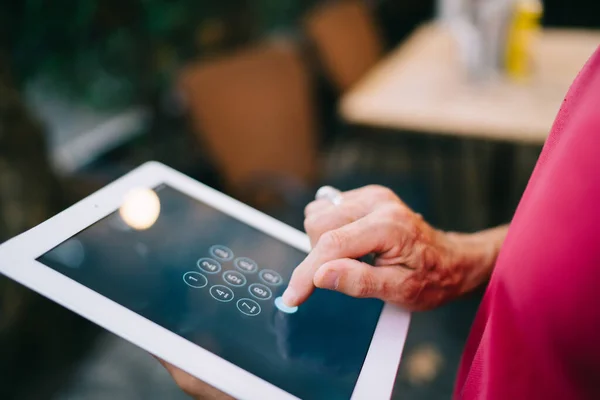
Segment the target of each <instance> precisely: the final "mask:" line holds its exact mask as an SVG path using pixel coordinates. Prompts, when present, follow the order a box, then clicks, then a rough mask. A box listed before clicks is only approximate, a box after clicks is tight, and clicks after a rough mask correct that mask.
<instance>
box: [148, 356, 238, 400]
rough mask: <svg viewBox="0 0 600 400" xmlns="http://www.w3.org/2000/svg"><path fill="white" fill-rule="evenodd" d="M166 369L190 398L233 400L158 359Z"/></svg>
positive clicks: (198, 399) (199, 399)
mask: <svg viewBox="0 0 600 400" xmlns="http://www.w3.org/2000/svg"><path fill="white" fill-rule="evenodd" d="M156 359H157V360H158V361H159V362H160V363H161V364H162V365H163V366H164V367H165V369H166V370H167V371H168V372H169V374H171V377H172V378H173V380H174V381H175V383H176V384H177V386H179V387H180V388H181V390H183V391H184V392H185V393H187V394H188V395H189V396H191V397H192V398H194V399H197V400H209V399H210V400H233V397H231V396H229V395H227V394H225V393H223V392H221V391H220V390H218V389H215V388H214V387H212V386H210V385H209V384H207V383H204V382H202V381H201V380H200V379H198V378H196V377H194V376H192V375H190V374H188V373H187V372H185V371H183V370H181V369H179V368H177V367H175V366H174V365H172V364H169V363H168V362H166V361H164V360H161V359H160V358H156Z"/></svg>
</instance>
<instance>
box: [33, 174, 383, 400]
mask: <svg viewBox="0 0 600 400" xmlns="http://www.w3.org/2000/svg"><path fill="white" fill-rule="evenodd" d="M144 207H146V208H145V209H143V210H142V208H144ZM304 256H305V254H304V253H302V252H301V251H299V250H297V249H295V248H292V247H290V246H288V245H287V244H284V243H282V242H280V241H279V240H277V239H274V238H273V237H271V236H268V235H266V234H264V233H262V232H260V231H258V230H256V229H254V228H251V227H249V226H247V225H246V224H244V223H242V222H240V221H238V220H236V219H234V218H232V217H230V216H228V215H226V214H224V213H222V212H220V211H217V210H215V209H213V208H211V207H209V206H207V205H205V204H203V203H201V202H199V201H197V200H195V199H192V198H190V197H188V196H187V195H184V194H182V193H180V192H178V191H176V190H175V189H173V188H171V187H168V186H165V185H161V186H159V187H158V188H157V189H156V190H155V191H153V190H149V191H148V190H147V191H143V190H142V191H138V192H134V193H133V194H132V195H131V196H130V197H128V198H127V199H126V201H125V203H124V205H123V207H121V209H120V210H119V211H117V212H115V213H113V214H111V215H109V216H107V217H106V218H104V219H103V220H101V221H99V222H97V223H96V224H94V225H92V226H91V227H89V228H87V229H85V230H84V231H82V232H80V233H78V234H77V235H76V236H74V237H73V238H71V239H69V240H67V241H66V242H64V243H62V244H60V245H59V246H57V247H56V248H54V249H53V250H51V251H49V252H48V253H46V254H44V255H43V256H41V257H40V258H39V261H41V262H42V263H44V264H46V265H47V266H49V267H51V268H53V269H55V270H56V271H58V272H60V273H62V274H64V275H66V276H68V277H70V278H72V279H74V280H76V281H78V282H80V283H82V284H83V285H85V286H87V287H89V288H91V289H93V290H95V291H96V292H98V293H100V294H102V295H104V296H106V297H108V298H110V299H112V300H114V301H116V302H118V303H120V304H121V305H123V306H125V307H127V308H129V309H130V310H133V311H135V312H136V313H138V314H140V315H142V316H144V317H146V318H148V319H150V320H152V321H154V322H155V323H157V324H159V325H161V326H163V327H165V328H167V329H169V330H171V331H173V332H175V333H177V334H178V335H180V336H182V337H184V338H185V339H187V340H189V341H191V342H193V343H196V344H197V345H199V346H201V347H203V348H204V349H206V350H208V351H211V352H212V353H214V354H216V355H218V356H220V357H222V358H224V359H226V360H228V361H230V362H232V363H234V364H236V365H238V366H240V367H241V368H243V369H245V370H247V371H249V372H251V373H253V374H254V375H256V376H258V377H260V378H262V379H264V380H266V381H268V382H271V383H272V384H274V385H276V386H278V387H280V388H282V389H283V390H285V391H287V392H289V393H291V394H293V395H295V396H298V397H300V398H306V399H346V398H349V397H350V396H351V394H352V390H353V388H354V385H355V383H356V380H357V378H358V375H359V373H360V369H361V367H362V364H363V361H364V358H365V356H366V353H367V350H368V348H369V345H370V341H371V337H372V335H373V332H374V330H375V325H376V323H377V320H378V317H379V314H380V312H381V308H382V303H381V302H379V301H376V300H357V299H353V298H350V297H347V296H344V295H341V294H339V293H333V292H328V291H321V290H317V291H316V292H315V294H314V295H313V296H312V297H311V298H310V299H309V300H308V301H307V302H306V303H305V304H303V305H302V306H301V307H299V309H298V310H297V312H295V313H293V314H286V313H283V312H281V311H280V310H278V309H277V307H275V299H276V298H277V297H278V296H281V294H282V293H283V290H284V289H285V286H286V284H287V282H288V280H289V278H290V276H291V273H292V270H293V268H294V267H295V266H297V265H298V264H299V263H300V262H301V261H302V259H303V258H304Z"/></svg>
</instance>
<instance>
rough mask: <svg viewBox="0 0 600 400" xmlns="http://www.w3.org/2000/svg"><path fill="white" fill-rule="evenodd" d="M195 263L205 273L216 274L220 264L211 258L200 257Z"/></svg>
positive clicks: (219, 269)
mask: <svg viewBox="0 0 600 400" xmlns="http://www.w3.org/2000/svg"><path fill="white" fill-rule="evenodd" d="M196 264H197V265H198V268H200V269H201V270H202V271H204V272H206V273H207V274H216V273H218V272H219V271H221V264H219V262H218V261H215V260H213V259H212V258H201V259H199V260H198V262H197V263H196Z"/></svg>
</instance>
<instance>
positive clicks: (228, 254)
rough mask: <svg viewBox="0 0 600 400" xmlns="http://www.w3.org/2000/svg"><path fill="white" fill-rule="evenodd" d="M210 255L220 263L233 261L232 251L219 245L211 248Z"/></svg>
mask: <svg viewBox="0 0 600 400" xmlns="http://www.w3.org/2000/svg"><path fill="white" fill-rule="evenodd" d="M210 254H212V255H213V257H215V258H217V259H219V260H221V261H231V260H233V251H231V249H230V248H229V247H227V246H223V245H220V244H215V245H214V246H211V248H210Z"/></svg>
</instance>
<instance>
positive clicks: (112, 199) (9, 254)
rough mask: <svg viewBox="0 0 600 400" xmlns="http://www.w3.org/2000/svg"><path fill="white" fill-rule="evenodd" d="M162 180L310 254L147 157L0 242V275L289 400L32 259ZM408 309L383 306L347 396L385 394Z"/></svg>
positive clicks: (156, 348)
mask: <svg viewBox="0 0 600 400" xmlns="http://www.w3.org/2000/svg"><path fill="white" fill-rule="evenodd" d="M161 183H165V184H167V185H169V186H172V187H173V188H175V189H177V190H179V191H181V192H183V193H185V194H187V195H189V196H191V197H193V198H196V199H199V200H200V201H202V202H204V203H206V204H208V205H210V206H212V207H214V208H216V209H218V210H220V211H222V212H224V213H227V214H229V215H231V216H233V217H235V218H237V219H239V220H240V221H242V222H245V223H246V224H248V225H250V226H252V227H254V228H256V229H258V230H261V231H263V232H265V233H267V234H269V235H271V236H273V237H275V238H277V239H279V240H281V241H283V242H285V243H287V244H289V245H290V246H293V247H295V248H298V249H300V250H302V251H305V252H308V251H309V249H310V244H309V241H308V238H307V236H306V235H305V234H303V233H301V232H300V231H298V230H296V229H293V228H291V227H290V226H288V225H286V224H284V223H282V222H280V221H277V220H276V219H274V218H271V217H269V216H267V215H265V214H263V213H261V212H259V211H257V210H255V209H253V208H251V207H249V206H247V205H245V204H243V203H240V202H238V201H236V200H234V199H232V198H230V197H229V196H227V195H224V194H223V193H220V192H218V191H216V190H214V189H212V188H209V187H207V186H205V185H203V184H201V183H199V182H197V181H195V180H193V179H191V178H189V177H187V176H185V175H183V174H181V173H179V172H177V171H175V170H173V169H171V168H169V167H167V166H165V165H162V164H160V163H156V162H149V163H146V164H144V165H142V166H141V167H139V168H137V169H135V170H134V171H132V172H130V173H129V174H127V175H125V176H124V177H122V178H120V179H118V180H116V181H115V182H113V183H111V184H110V185H108V186H106V187H104V188H102V189H101V190H99V191H98V192H96V193H94V194H92V195H91V196H89V197H87V198H85V199H84V200H82V201H80V202H79V203H77V204H75V205H73V206H72V207H70V208H68V209H67V210H65V211H63V212H61V213H60V214H58V215H56V216H55V217H53V218H51V219H49V220H48V221H46V222H44V223H42V224H40V225H39V226H37V227H35V228H33V229H31V230H29V231H27V232H26V233H24V234H22V235H20V236H17V237H16V238H14V239H11V240H9V241H8V242H6V243H4V244H3V245H1V246H0V273H2V274H4V275H6V276H8V277H9V278H11V279H14V280H15V281H17V282H19V283H21V284H23V285H24V286H27V287H29V288H30V289H32V290H34V291H36V292H38V293H40V294H42V295H43V296H45V297H47V298H49V299H51V300H53V301H55V302H57V303H58V304H60V305H62V306H63V307H66V308H68V309H70V310H72V311H73V312H75V313H77V314H79V315H81V316H83V317H85V318H87V319H89V320H90V321H92V322H94V323H96V324H98V325H100V326H101V327H103V328H105V329H107V330H109V331H111V332H113V333H115V334H117V335H118V336H121V337H123V338H124V339H126V340H128V341H130V342H131V343H134V344H135V345H137V346H139V347H141V348H142V349H144V350H146V351H148V352H150V353H152V354H155V355H156V356H158V357H160V358H163V359H164V360H166V361H168V362H170V363H172V364H173V365H175V366H177V367H179V368H181V369H183V370H185V371H187V372H189V373H190V374H192V375H194V376H196V377H198V378H199V379H201V380H203V381H205V382H207V383H208V384H210V385H212V386H214V387H216V388H218V389H220V390H222V391H223V392H225V393H228V394H229V395H231V396H233V397H235V398H241V399H249V400H262V399H272V398H276V399H293V398H296V397H294V396H293V395H292V394H290V393H288V392H286V391H284V390H282V389H281V388H279V387H277V386H275V385H273V384H271V383H269V382H267V381H265V380H263V379H261V378H259V377H257V376H255V375H253V374H252V373H250V372H248V371H246V370H244V369H242V368H240V367H238V366H236V365H234V364H232V363H230V362H228V361H226V360H224V359H222V358H220V357H219V356H217V355H215V354H213V353H211V352H209V351H207V350H205V349H203V348H201V347H199V346H197V345H196V344H194V343H192V342H190V341H188V340H186V339H184V338H182V337H181V336H178V335H177V334H175V333H173V332H171V331H169V330H167V329H165V328H163V327H162V326H160V325H158V324H155V323H154V322H152V321H150V320H148V319H146V318H144V317H142V316H140V315H139V314H136V313H135V312H133V311H131V310H129V309H127V308H125V307H123V306H121V305H120V304H118V303H116V302H113V301H112V300H110V299H108V298H106V297H104V296H102V295H100V294H99V293H97V292H95V291H93V290H91V289H89V288H88V287H86V286H83V285H81V284H80V283H78V282H76V281H74V280H72V279H70V278H68V277H66V276H64V275H62V274H60V273H59V272H57V271H55V270H53V269H51V268H48V267H47V266H45V265H43V264H41V263H40V262H38V261H36V258H38V257H39V256H41V255H42V254H44V253H46V252H47V251H49V250H51V249H52V248H54V247H55V246H57V245H58V244H60V243H62V242H64V241H65V240H67V239H69V238H70V237H72V236H74V235H75V234H77V233H78V232H80V231H81V230H83V229H85V228H87V227H88V226H90V225H92V224H93V223H95V222H97V221H98V220H100V219H102V218H104V217H106V216H107V215H109V214H110V213H112V212H114V211H115V210H117V209H118V208H119V207H120V206H121V204H122V200H123V198H124V196H125V195H126V193H128V192H129V191H130V190H131V189H133V188H138V187H145V188H154V187H156V186H158V185H159V184H161ZM409 321H410V314H409V313H407V312H405V311H403V310H401V309H399V308H397V307H394V306H391V305H388V304H386V305H385V306H384V308H383V311H382V313H381V316H380V318H379V321H378V323H377V327H376V329H375V333H374V336H373V339H372V341H371V345H370V347H369V352H368V354H367V357H366V359H365V362H364V364H363V367H362V369H361V373H360V376H359V378H358V381H357V384H356V386H355V388H354V391H353V394H352V399H367V398H368V399H378V398H389V397H390V396H391V393H392V388H393V384H394V379H395V376H396V371H397V367H398V364H399V361H400V356H401V354H402V349H403V347H404V341H405V338H406V334H407V331H408V325H409Z"/></svg>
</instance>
